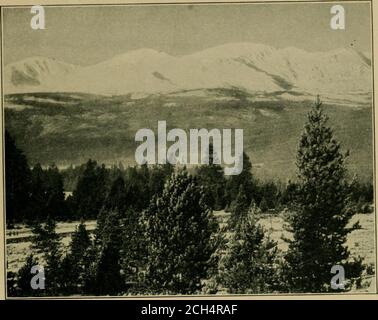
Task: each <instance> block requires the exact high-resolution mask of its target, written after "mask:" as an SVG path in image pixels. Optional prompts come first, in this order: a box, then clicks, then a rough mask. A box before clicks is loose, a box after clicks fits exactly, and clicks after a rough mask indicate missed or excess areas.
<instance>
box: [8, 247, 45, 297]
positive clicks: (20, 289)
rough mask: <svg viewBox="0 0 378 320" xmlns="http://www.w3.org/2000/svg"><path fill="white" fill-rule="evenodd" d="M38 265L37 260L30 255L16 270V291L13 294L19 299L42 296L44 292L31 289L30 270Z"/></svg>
mask: <svg viewBox="0 0 378 320" xmlns="http://www.w3.org/2000/svg"><path fill="white" fill-rule="evenodd" d="M36 265H38V262H37V260H36V259H35V257H34V256H33V255H32V254H29V255H28V257H27V258H26V261H25V264H24V265H23V266H22V267H21V268H20V270H18V272H17V277H16V289H15V291H14V294H15V295H16V296H21V297H32V296H40V295H44V291H42V290H35V289H33V288H32V287H31V283H30V282H31V279H32V277H33V275H32V274H31V269H32V267H33V266H36Z"/></svg>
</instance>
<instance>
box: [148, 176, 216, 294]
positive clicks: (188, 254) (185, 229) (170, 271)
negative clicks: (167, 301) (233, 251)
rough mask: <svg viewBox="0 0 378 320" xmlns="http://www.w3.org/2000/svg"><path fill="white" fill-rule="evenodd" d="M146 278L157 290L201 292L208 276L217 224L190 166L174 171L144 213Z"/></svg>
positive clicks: (152, 289)
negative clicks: (161, 191) (188, 170)
mask: <svg viewBox="0 0 378 320" xmlns="http://www.w3.org/2000/svg"><path fill="white" fill-rule="evenodd" d="M143 223H144V225H145V239H146V243H147V249H148V261H147V266H146V281H147V284H148V286H149V290H150V291H151V292H155V293H170V294H179V293H181V294H190V293H195V292H199V291H200V290H201V287H202V283H201V280H202V279H204V278H205V277H206V276H207V271H208V269H209V267H210V265H209V264H210V259H211V256H212V254H213V252H214V251H215V246H214V243H213V241H212V240H213V236H214V231H215V229H216V223H215V221H214V219H213V218H212V213H211V210H210V209H209V208H208V207H207V206H206V204H205V201H204V191H203V189H202V188H201V187H199V186H198V183H197V181H196V179H195V178H194V177H193V176H191V175H189V174H188V172H187V171H186V169H183V170H180V171H178V172H176V173H174V174H173V175H172V176H171V178H170V180H169V181H168V182H167V184H166V185H165V188H164V190H163V193H162V194H161V195H160V196H158V197H155V198H154V199H153V200H152V201H151V203H150V206H149V207H148V209H147V210H146V211H145V212H144V215H143Z"/></svg>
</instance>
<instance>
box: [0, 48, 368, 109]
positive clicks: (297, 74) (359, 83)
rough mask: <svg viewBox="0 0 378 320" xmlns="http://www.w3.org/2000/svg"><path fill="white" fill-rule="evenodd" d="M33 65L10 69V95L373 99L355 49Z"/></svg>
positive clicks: (138, 53) (147, 55)
mask: <svg viewBox="0 0 378 320" xmlns="http://www.w3.org/2000/svg"><path fill="white" fill-rule="evenodd" d="M30 60H31V61H26V60H25V61H22V62H19V63H15V64H12V65H9V66H7V67H6V72H5V79H6V81H5V92H6V93H7V94H9V93H17V92H38V91H42V92H47V91H54V92H83V93H94V94H111V95H123V94H129V93H144V94H156V93H159V94H166V93H172V92H177V91H187V90H197V89H214V88H235V87H236V88H240V89H242V90H246V91H247V92H249V93H254V94H259V95H260V96H261V97H264V96H266V97H267V98H268V99H270V97H271V94H272V93H277V92H281V93H282V94H284V95H283V96H282V97H284V98H285V99H289V100H290V99H294V98H295V99H296V100H298V99H301V98H303V99H304V98H308V95H315V94H320V95H322V97H323V99H324V100H327V101H342V102H344V103H345V102H348V101H349V102H358V103H369V102H370V101H371V91H372V81H371V72H372V70H371V62H370V58H369V57H368V56H367V55H366V54H365V53H362V52H359V51H356V50H354V49H337V50H332V51H329V52H306V51H304V50H301V49H297V48H285V49H276V48H273V47H270V46H266V45H262V44H254V43H232V44H226V45H222V46H218V47H214V48H210V49H206V50H203V51H200V52H197V53H194V54H191V55H187V56H182V57H173V56H170V55H168V54H166V53H163V52H158V51H156V50H152V49H139V50H134V51H130V52H127V53H125V54H122V55H119V56H116V57H114V58H112V59H110V60H107V61H104V62H101V63H98V64H96V65H92V66H88V67H75V66H72V65H68V64H65V63H63V62H58V61H52V60H51V59H44V58H39V59H30ZM45 66H47V68H46V67H45Z"/></svg>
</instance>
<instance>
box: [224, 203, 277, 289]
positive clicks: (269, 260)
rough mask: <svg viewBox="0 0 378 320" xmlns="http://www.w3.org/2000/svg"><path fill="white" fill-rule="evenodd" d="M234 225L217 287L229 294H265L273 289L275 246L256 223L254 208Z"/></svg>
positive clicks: (255, 208) (241, 216)
mask: <svg viewBox="0 0 378 320" xmlns="http://www.w3.org/2000/svg"><path fill="white" fill-rule="evenodd" d="M240 210H243V211H244V212H243V213H242V214H240V217H239V220H238V221H236V227H234V232H233V233H232V236H231V239H230V242H229V244H228V249H227V251H226V252H227V253H226V256H225V258H224V261H223V268H222V269H221V273H220V274H221V284H222V286H223V287H225V288H227V291H228V292H230V293H239V294H240V293H249V294H251V293H254V294H256V293H268V292H272V291H274V290H276V289H277V265H278V260H277V252H278V249H277V243H276V242H274V241H272V240H270V239H269V237H266V235H265V230H264V229H263V227H262V226H261V225H259V224H258V223H257V219H256V216H255V215H256V212H257V207H256V205H253V206H252V207H251V208H250V210H248V209H245V207H240Z"/></svg>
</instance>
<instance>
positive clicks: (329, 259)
mask: <svg viewBox="0 0 378 320" xmlns="http://www.w3.org/2000/svg"><path fill="white" fill-rule="evenodd" d="M327 121H328V117H327V116H326V115H325V114H324V111H323V108H322V104H321V102H320V100H319V98H318V100H317V101H316V103H315V105H314V106H313V108H312V109H311V111H310V112H309V114H308V119H307V123H306V124H305V127H304V131H303V134H302V136H301V138H300V142H299V148H298V154H297V167H298V178H299V183H298V186H297V190H296V197H295V203H294V208H293V213H292V214H291V215H290V216H289V223H290V224H289V226H290V227H289V230H290V231H291V232H292V233H293V239H292V240H288V241H289V251H288V253H287V255H286V260H287V263H288V266H289V271H288V278H287V281H288V284H289V289H290V290H292V291H301V292H322V291H328V290H329V289H330V281H331V278H332V274H331V268H332V266H334V265H342V266H344V268H345V272H346V277H347V278H348V277H354V276H358V275H356V274H351V272H352V270H360V268H351V267H349V255H350V254H349V250H348V248H347V247H346V245H345V242H346V240H347V235H348V234H349V233H350V232H351V231H352V230H354V229H355V228H357V227H358V225H357V224H355V225H354V226H352V227H348V226H347V225H348V223H349V221H350V219H351V218H352V215H353V213H352V212H351V211H349V210H347V202H348V196H349V194H348V189H349V188H348V183H347V181H346V169H345V159H346V155H344V154H343V153H342V152H341V146H340V143H339V142H337V141H336V140H335V139H334V137H333V132H332V129H331V128H330V127H329V126H328V125H327ZM348 272H349V274H348Z"/></svg>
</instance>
